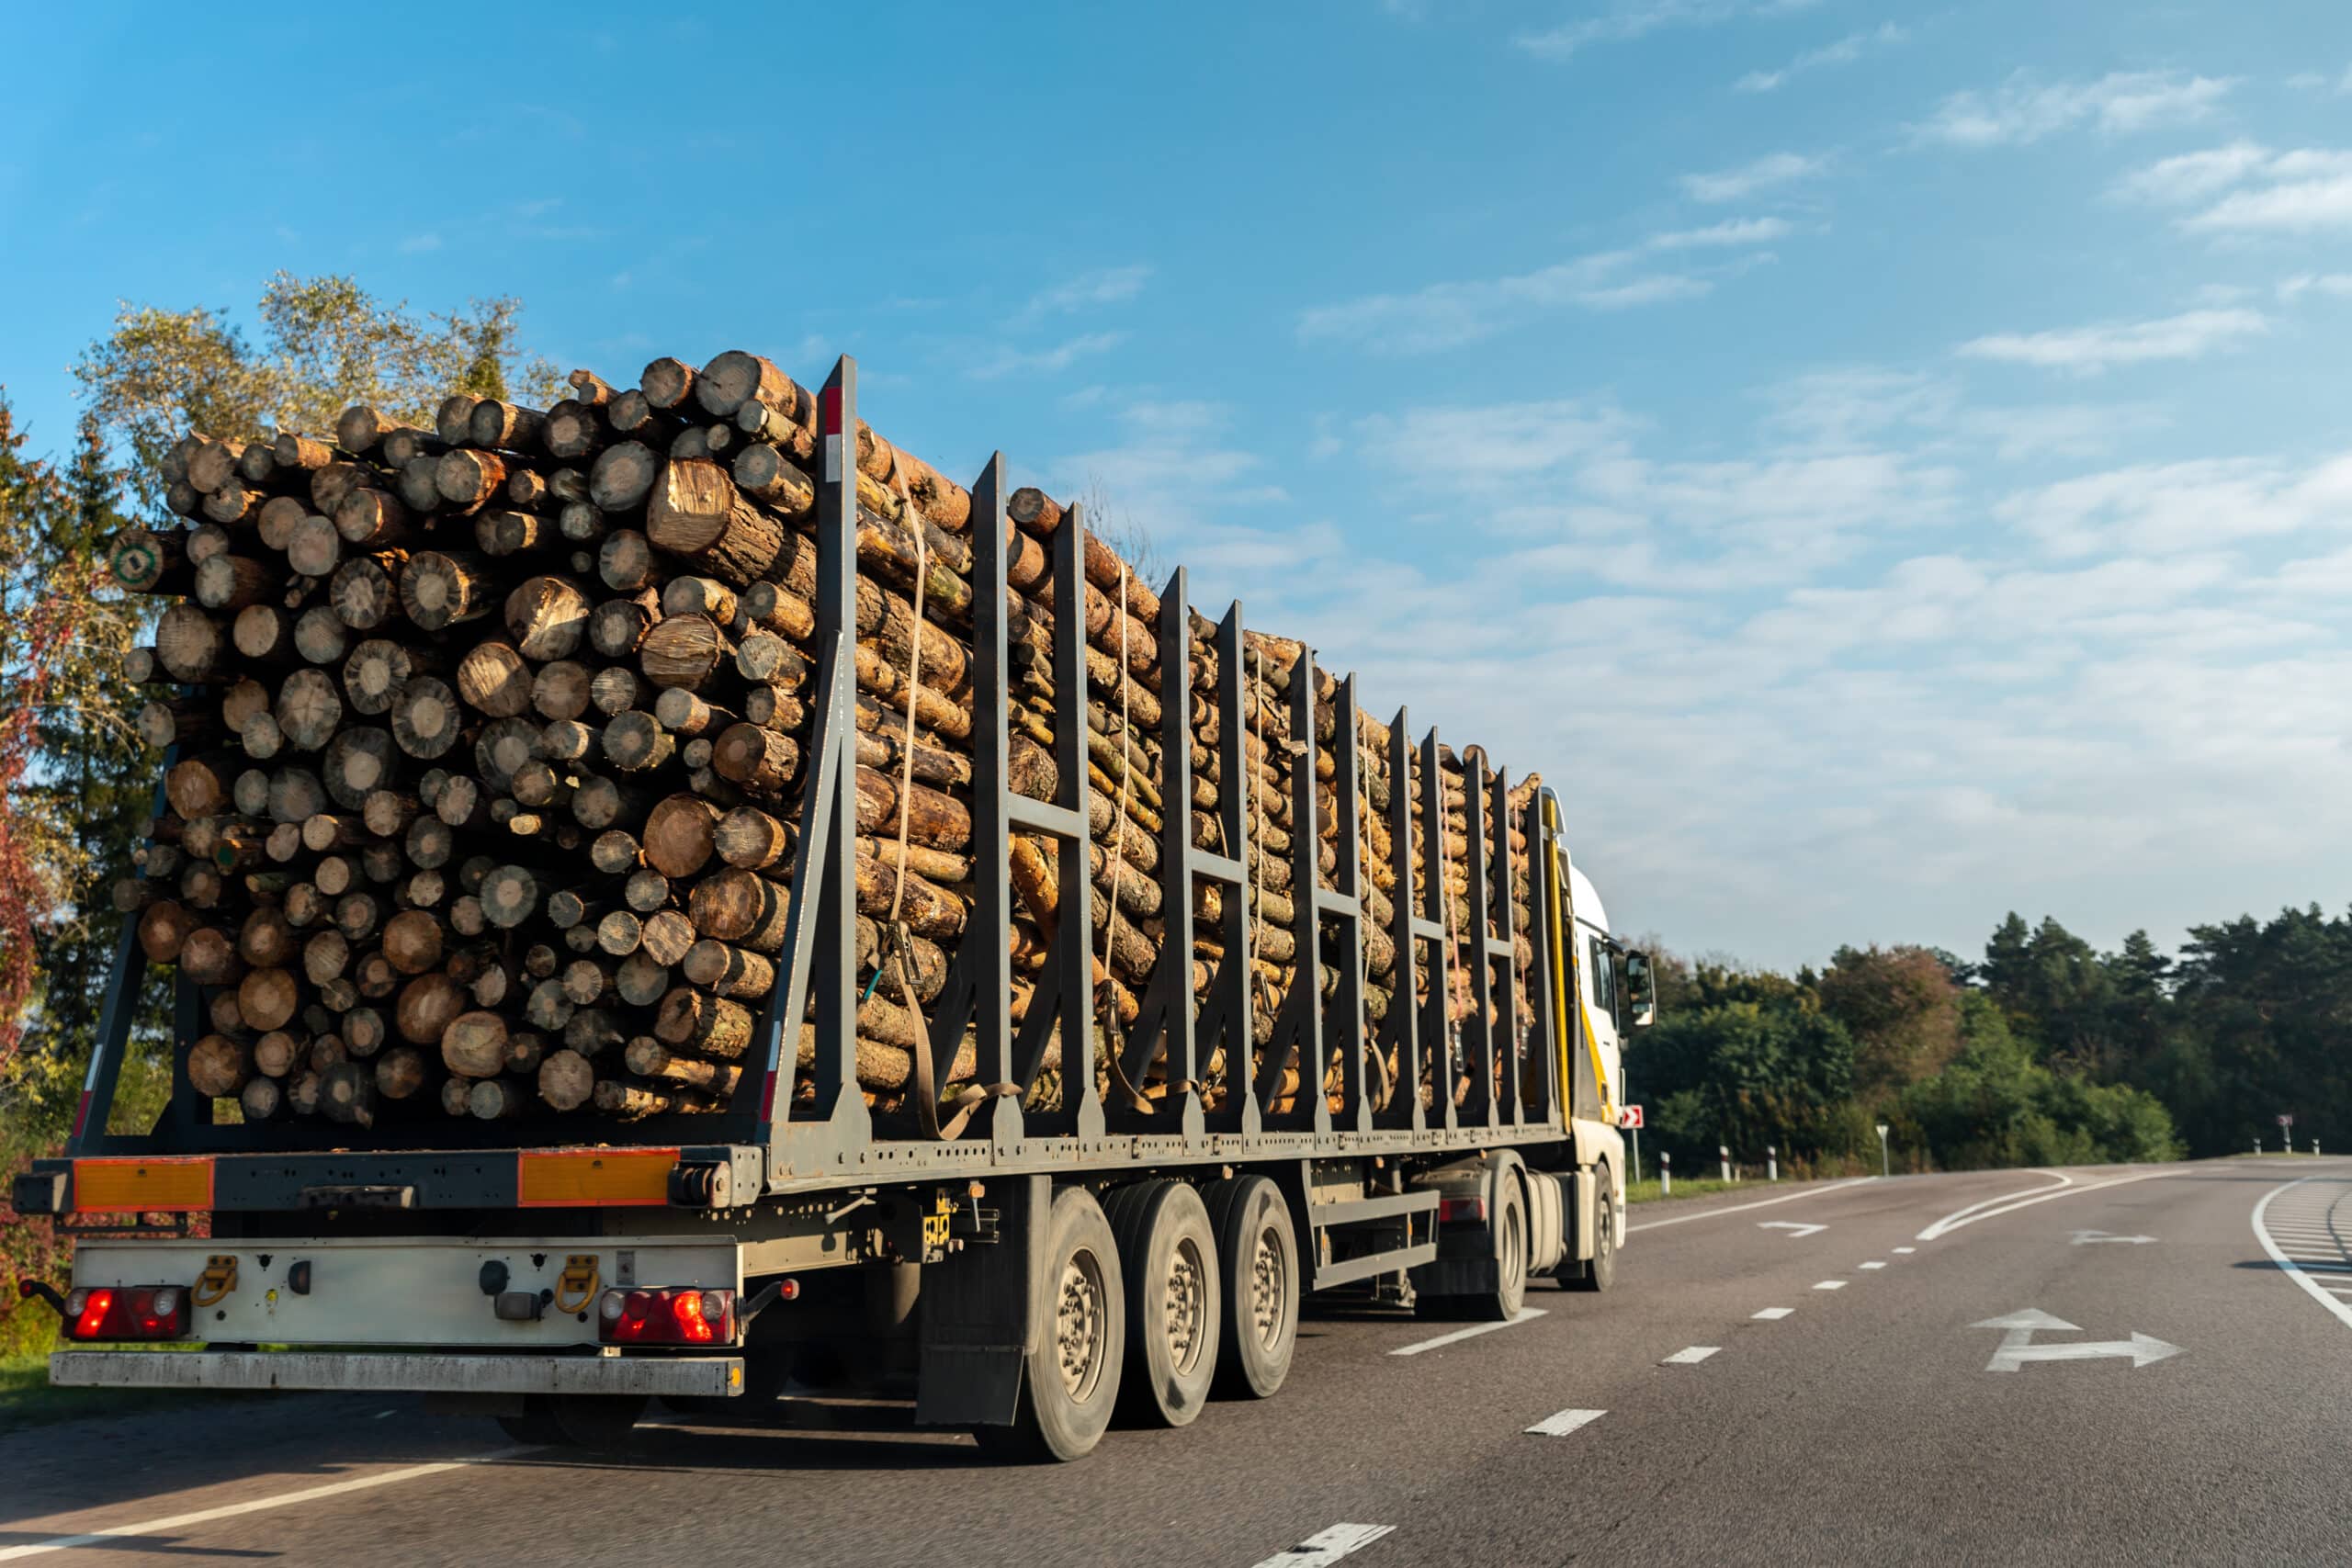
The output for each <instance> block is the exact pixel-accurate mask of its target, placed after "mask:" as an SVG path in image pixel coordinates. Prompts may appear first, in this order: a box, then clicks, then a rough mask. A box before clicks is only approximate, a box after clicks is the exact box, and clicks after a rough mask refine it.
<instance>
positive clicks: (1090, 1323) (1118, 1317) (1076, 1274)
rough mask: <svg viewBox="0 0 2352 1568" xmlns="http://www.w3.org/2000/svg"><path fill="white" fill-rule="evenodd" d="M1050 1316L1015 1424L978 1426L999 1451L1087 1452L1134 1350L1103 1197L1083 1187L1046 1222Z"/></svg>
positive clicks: (1032, 1356) (983, 1443)
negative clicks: (1129, 1344) (1129, 1343)
mask: <svg viewBox="0 0 2352 1568" xmlns="http://www.w3.org/2000/svg"><path fill="white" fill-rule="evenodd" d="M1045 1290H1046V1299H1045V1300H1044V1301H1043V1302H1042V1303H1039V1306H1040V1307H1041V1309H1042V1315H1043V1317H1044V1319H1045V1322H1044V1325H1043V1330H1042V1332H1041V1333H1040V1334H1039V1336H1038V1343H1037V1348H1035V1350H1032V1351H1031V1352H1030V1353H1029V1355H1028V1357H1027V1359H1025V1360H1024V1362H1023V1365H1022V1369H1021V1402H1020V1404H1019V1406H1018V1407H1017V1408H1016V1409H1015V1411H1014V1413H1013V1417H1012V1425H1011V1426H1010V1427H974V1428H973V1430H972V1436H973V1437H974V1438H976V1439H978V1443H979V1445H980V1451H981V1452H982V1453H984V1454H987V1455H988V1456H989V1458H991V1459H1000V1460H1021V1461H1044V1460H1061V1461H1068V1460H1074V1459H1082V1458H1084V1457H1085V1456H1086V1455H1088V1454H1090V1453H1091V1452H1093V1450H1094V1445H1095V1444H1097V1443H1099V1442H1101V1441H1102V1440H1103V1429H1104V1428H1105V1427H1109V1426H1110V1424H1111V1411H1112V1409H1113V1407H1114V1405H1116V1404H1117V1403H1118V1398H1119V1369H1120V1362H1121V1361H1122V1360H1123V1359H1125V1352H1126V1292H1125V1282H1124V1280H1123V1279H1122V1277H1121V1275H1120V1272H1119V1247H1118V1243H1117V1241H1116V1240H1115V1239H1114V1237H1113V1236H1112V1234H1111V1224H1110V1222H1109V1221H1108V1220H1106V1219H1104V1218H1103V1205H1102V1204H1100V1203H1098V1202H1096V1201H1094V1194H1093V1193H1091V1192H1089V1191H1088V1190H1086V1189H1084V1188H1083V1187H1065V1188H1063V1189H1062V1190H1060V1191H1059V1192H1057V1193H1056V1194H1055V1195H1054V1207H1053V1212H1052V1213H1051V1214H1050V1215H1049V1216H1048V1218H1047V1220H1046V1269H1045Z"/></svg>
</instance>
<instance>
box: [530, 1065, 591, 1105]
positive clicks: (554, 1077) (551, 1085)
mask: <svg viewBox="0 0 2352 1568" xmlns="http://www.w3.org/2000/svg"><path fill="white" fill-rule="evenodd" d="M538 1089H539V1098H540V1099H541V1100H545V1101H546V1102H547V1103H548V1105H550V1106H553V1107H554V1108H555V1109H556V1110H558V1111H577V1110H579V1109H580V1108H581V1107H582V1106H583V1105H585V1104H587V1103H588V1101H589V1100H590V1099H591V1098H592V1097H593V1096H594V1094H595V1091H596V1069H595V1067H594V1066H592V1065H591V1064H590V1063H589V1061H588V1058H587V1057H585V1056H582V1055H580V1054H579V1053H578V1052H577V1051H550V1052H548V1055H547V1057H546V1059H545V1060H544V1061H542V1062H540V1064H539V1073H538Z"/></svg>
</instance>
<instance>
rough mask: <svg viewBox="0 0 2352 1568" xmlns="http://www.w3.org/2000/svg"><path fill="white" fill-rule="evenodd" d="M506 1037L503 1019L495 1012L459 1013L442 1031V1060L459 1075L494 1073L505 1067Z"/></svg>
mask: <svg viewBox="0 0 2352 1568" xmlns="http://www.w3.org/2000/svg"><path fill="white" fill-rule="evenodd" d="M509 1039H510V1036H509V1034H508V1032H507V1024H506V1020H505V1019H504V1018H503V1017H502V1016H500V1015H499V1014H498V1013H495V1012H490V1011H482V1010H476V1011H471V1012H463V1013H459V1014H458V1016H457V1017H456V1018H454V1019H452V1020H450V1021H449V1026H448V1028H447V1029H446V1030H444V1031H443V1032H442V1034H441V1060H442V1062H443V1064H444V1065H446V1066H447V1067H448V1069H449V1070H450V1071H451V1072H453V1073H457V1074H459V1075H460V1076H462V1077H469V1078H486V1077H495V1076H496V1075H497V1074H499V1073H500V1072H502V1071H503V1070H504V1069H505V1066H506V1050H507V1045H508V1043H509Z"/></svg>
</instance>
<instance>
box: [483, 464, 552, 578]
mask: <svg viewBox="0 0 2352 1568" xmlns="http://www.w3.org/2000/svg"><path fill="white" fill-rule="evenodd" d="M524 477H525V476H524V475H521V474H518V475H516V476H515V478H516V479H521V478H524ZM531 477H534V478H536V476H531ZM507 488H508V492H509V493H510V494H511V493H512V492H513V489H514V487H513V485H512V484H511V483H510V484H509V485H508V487H507ZM555 538H556V534H555V530H554V529H553V528H552V527H550V526H549V525H548V522H547V520H546V519H545V518H543V517H541V516H539V515H538V514H537V513H530V512H516V511H514V510H512V509H509V508H505V507H498V508H493V509H492V510H490V511H487V512H483V513H480V514H479V515H477V516H476V517H475V518H474V544H475V547H477V548H479V549H480V550H481V552H482V554H484V555H487V556H501V557H503V556H514V555H520V554H522V553H523V552H524V551H526V550H532V549H540V548H544V547H548V546H549V545H552V544H553V543H554V542H555Z"/></svg>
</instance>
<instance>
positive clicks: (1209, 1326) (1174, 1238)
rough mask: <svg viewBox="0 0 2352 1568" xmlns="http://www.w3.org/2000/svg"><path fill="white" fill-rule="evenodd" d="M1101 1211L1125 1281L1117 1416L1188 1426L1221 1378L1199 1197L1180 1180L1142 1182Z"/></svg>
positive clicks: (1214, 1296) (1216, 1310)
mask: <svg viewBox="0 0 2352 1568" xmlns="http://www.w3.org/2000/svg"><path fill="white" fill-rule="evenodd" d="M1103 1212H1104V1213H1105V1214H1106V1215H1107V1216H1108V1218H1109V1219H1110V1222H1111V1234H1112V1235H1114V1236H1115V1237H1117V1238H1118V1243H1119V1272H1120V1273H1121V1274H1123V1275H1125V1277H1126V1282H1127V1366H1126V1371H1125V1375H1124V1376H1123V1377H1122V1378H1121V1380H1120V1385H1119V1389H1120V1393H1119V1416H1120V1417H1121V1419H1122V1420H1124V1421H1125V1422H1128V1423H1130V1424H1132V1425H1135V1426H1156V1427H1185V1426H1190V1425H1191V1424H1192V1422H1193V1417H1194V1416H1198V1415H1200V1413H1201V1406H1202V1404H1204V1403H1205V1402H1206V1401H1207V1399H1208V1394H1209V1383H1210V1382H1211V1380H1213V1379H1214V1378H1215V1377H1216V1356H1217V1339H1218V1337H1219V1336H1218V1333H1217V1329H1218V1325H1219V1320H1220V1319H1221V1317H1222V1316H1223V1314H1222V1312H1221V1311H1220V1308H1221V1306H1222V1303H1221V1301H1220V1299H1219V1296H1220V1292H1219V1291H1218V1289H1217V1280H1218V1274H1217V1266H1216V1265H1217V1257H1216V1254H1217V1247H1216V1232H1215V1231H1214V1230H1212V1229H1211V1228H1210V1226H1209V1212H1208V1209H1207V1208H1206V1206H1205V1205H1204V1204H1203V1203H1202V1202H1201V1195H1200V1194H1199V1193H1197V1192H1195V1191H1193V1189H1192V1188H1191V1187H1190V1186H1188V1185H1186V1184H1185V1183H1183V1182H1182V1181H1139V1182H1137V1183H1136V1184H1135V1185H1134V1186H1132V1187H1122V1188H1120V1189H1119V1190H1117V1191H1116V1192H1114V1193H1112V1194H1111V1198H1110V1201H1109V1202H1108V1203H1106V1204H1105V1205H1104V1206H1103Z"/></svg>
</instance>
